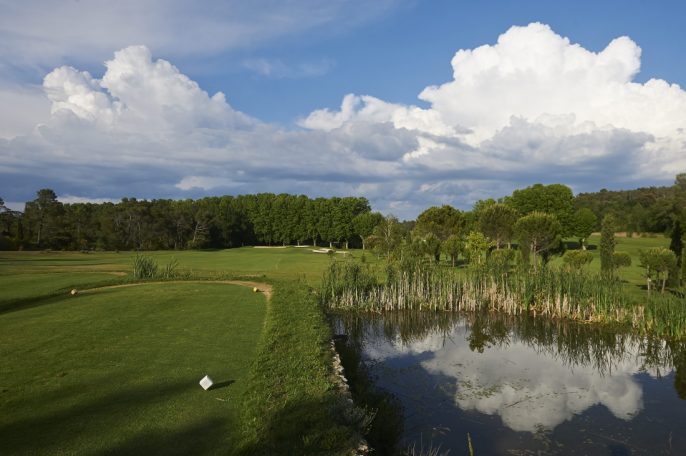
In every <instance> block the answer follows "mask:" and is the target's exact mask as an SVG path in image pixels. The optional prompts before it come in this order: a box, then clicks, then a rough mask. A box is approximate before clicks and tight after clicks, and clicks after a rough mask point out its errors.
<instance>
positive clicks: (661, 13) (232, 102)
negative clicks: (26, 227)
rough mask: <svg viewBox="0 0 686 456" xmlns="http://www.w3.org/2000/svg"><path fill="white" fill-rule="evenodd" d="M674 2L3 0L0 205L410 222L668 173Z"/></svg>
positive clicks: (676, 107) (674, 165)
mask: <svg viewBox="0 0 686 456" xmlns="http://www.w3.org/2000/svg"><path fill="white" fill-rule="evenodd" d="M684 18H686V2H682V1H652V2H650V1H645V0H642V1H639V0H607V1H603V2H598V1H594V2H590V1H574V2H571V1H570V2H550V1H542V0H540V1H533V0H518V1H505V0H502V1H493V0H490V1H489V0H486V1H479V2H476V1H466V0H464V1H442V0H435V1H431V2H426V1H425V2H421V1H418V0H375V1H374V2H368V1H363V0H328V1H313V0H282V1H276V0H256V1H251V2H244V1H236V0H229V1H209V0H208V1H205V2H203V3H202V5H201V7H200V6H198V3H197V2H192V1H186V0H166V1H162V0H149V1H146V2H139V1H130V0H120V1H117V2H111V1H103V0H90V1H89V0H74V1H69V0H66V1H63V2H53V1H49V0H26V1H22V2H17V1H8V0H0V197H2V198H3V199H4V200H5V201H6V202H8V203H9V206H11V207H13V208H15V209H21V208H22V207H23V202H25V201H29V200H31V199H33V198H35V192H36V191H37V190H39V189H41V188H52V189H53V190H55V192H56V193H57V195H58V196H59V199H60V200H61V201H63V202H80V201H94V202H100V201H118V200H119V199H121V198H122V197H138V198H148V199H152V198H174V199H181V198H199V197H202V196H207V195H224V194H230V195H236V194H245V193H257V192H274V193H280V192H287V193H293V194H301V193H302V194H306V195H308V196H311V197H317V196H326V197H328V196H350V195H353V196H364V197H367V198H368V199H369V201H370V203H371V205H372V208H373V209H374V210H379V211H381V212H383V213H385V214H389V213H391V214H394V215H396V216H398V217H400V218H405V219H410V218H414V217H416V215H417V214H419V213H420V212H421V211H422V210H424V209H426V208H428V207H430V206H433V205H441V204H451V205H453V206H455V207H457V208H460V209H469V208H471V206H472V205H473V203H474V202H475V201H477V200H479V199H484V198H490V197H493V198H498V197H502V196H505V195H508V194H510V193H511V192H512V190H514V189H516V188H522V187H526V186H528V185H532V184H534V183H539V182H540V183H545V184H549V183H564V184H566V185H569V186H570V187H571V188H572V189H573V191H574V192H575V193H578V192H586V191H598V190H600V189H601V188H607V189H627V188H636V187H639V186H649V185H670V184H671V183H672V182H673V181H674V177H675V175H676V174H677V173H679V172H686V91H685V89H684V87H686V60H685V59H684V46H685V45H686V27H683V19H684Z"/></svg>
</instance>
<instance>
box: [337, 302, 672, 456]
mask: <svg viewBox="0 0 686 456" xmlns="http://www.w3.org/2000/svg"><path fill="white" fill-rule="evenodd" d="M335 328H336V330H337V332H339V333H343V334H347V335H348V337H347V338H344V339H343V341H342V342H339V343H338V346H339V351H341V352H342V356H343V357H344V363H345V365H346V369H347V371H349V372H350V373H351V374H352V376H353V378H352V379H351V380H352V381H353V389H355V388H356V384H358V383H359V382H360V375H359V372H358V371H362V372H364V377H365V378H366V379H367V380H366V381H367V382H371V384H372V385H373V387H374V389H379V390H380V391H382V392H384V393H390V395H392V397H394V400H395V401H396V402H397V403H399V405H400V406H401V407H399V408H398V410H399V411H400V413H401V416H402V424H401V425H400V430H399V432H398V437H399V443H398V447H396V450H397V448H408V447H410V446H413V445H414V447H415V449H419V448H420V447H423V448H424V449H426V448H427V447H429V446H432V447H433V448H436V447H440V450H441V451H442V452H445V451H448V450H450V454H451V455H461V454H468V450H467V448H468V438H469V440H470V441H471V444H472V446H473V449H474V454H476V455H491V454H494V455H500V454H502V455H539V454H574V453H575V454H580V455H581V454H599V455H639V454H646V455H657V454H682V455H683V454H686V341H663V340H655V339H648V338H643V337H638V336H635V335H632V334H630V333H629V332H627V331H626V330H622V329H619V328H614V329H613V328H608V327H600V326H596V325H587V324H580V323H571V322H561V321H551V320H546V319H541V318H538V319H536V318H532V317H511V316H502V315H493V314H478V315H476V314H472V315H458V314H448V313H423V314H422V313H392V314H391V313H389V314H386V315H384V316H379V315H375V316H371V315H368V316H358V317H355V316H350V315H346V316H337V317H336V319H335ZM362 383H364V382H362ZM468 436H469V437H468Z"/></svg>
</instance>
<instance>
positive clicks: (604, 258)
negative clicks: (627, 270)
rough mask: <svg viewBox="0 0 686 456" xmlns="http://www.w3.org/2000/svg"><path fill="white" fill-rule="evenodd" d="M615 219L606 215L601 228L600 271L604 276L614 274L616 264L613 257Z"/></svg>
mask: <svg viewBox="0 0 686 456" xmlns="http://www.w3.org/2000/svg"><path fill="white" fill-rule="evenodd" d="M615 244H616V242H615V219H614V217H613V216H612V215H609V214H608V215H606V216H605V218H603V223H602V226H601V228H600V271H601V272H602V273H603V274H608V275H609V274H612V271H613V270H614V264H613V262H612V255H613V254H614V251H615Z"/></svg>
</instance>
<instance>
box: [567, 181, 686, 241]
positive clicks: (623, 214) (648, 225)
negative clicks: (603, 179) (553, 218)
mask: <svg viewBox="0 0 686 456" xmlns="http://www.w3.org/2000/svg"><path fill="white" fill-rule="evenodd" d="M685 200H686V173H682V174H678V175H677V176H676V179H675V182H674V185H672V186H669V187H642V188H637V189H634V190H620V191H609V190H605V189H602V190H600V191H599V192H595V193H579V194H578V195H577V196H576V198H575V200H574V206H575V207H576V208H587V209H589V210H591V211H592V212H593V213H594V214H595V215H596V217H597V219H598V220H599V221H600V220H602V219H603V217H605V216H606V215H608V214H611V215H612V216H613V217H614V219H615V223H616V225H617V230H618V231H623V232H626V233H627V234H628V235H631V234H634V233H667V234H669V233H670V232H671V230H672V229H673V227H674V219H675V216H677V217H683V211H684V204H685ZM682 222H683V220H682ZM596 229H597V230H599V229H600V226H599V225H598V226H597V227H596Z"/></svg>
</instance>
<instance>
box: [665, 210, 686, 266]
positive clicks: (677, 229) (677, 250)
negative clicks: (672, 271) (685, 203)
mask: <svg viewBox="0 0 686 456" xmlns="http://www.w3.org/2000/svg"><path fill="white" fill-rule="evenodd" d="M670 238H671V240H670V242H669V250H671V251H672V252H674V255H676V258H677V263H678V265H679V266H681V252H682V251H683V250H684V232H683V231H682V229H681V221H680V220H679V219H676V220H675V221H674V226H673V227H672V233H671V236H670Z"/></svg>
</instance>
